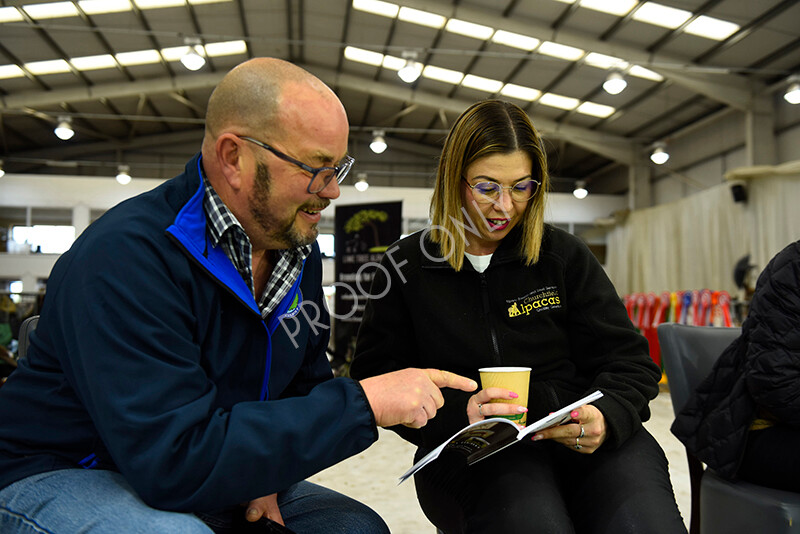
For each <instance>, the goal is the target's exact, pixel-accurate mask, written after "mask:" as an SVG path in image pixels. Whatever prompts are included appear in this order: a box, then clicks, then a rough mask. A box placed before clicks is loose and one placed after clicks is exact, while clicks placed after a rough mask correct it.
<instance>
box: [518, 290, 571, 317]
mask: <svg viewBox="0 0 800 534" xmlns="http://www.w3.org/2000/svg"><path fill="white" fill-rule="evenodd" d="M506 302H508V303H509V304H511V305H510V306H509V307H508V316H509V317H519V316H521V315H530V314H531V312H534V311H535V312H537V313H539V312H543V311H546V310H552V309H555V308H560V307H561V297H559V295H558V288H557V287H555V286H548V287H544V288H541V289H537V290H535V291H531V292H530V293H528V294H527V295H524V296H522V297H518V298H516V299H507V300H506Z"/></svg>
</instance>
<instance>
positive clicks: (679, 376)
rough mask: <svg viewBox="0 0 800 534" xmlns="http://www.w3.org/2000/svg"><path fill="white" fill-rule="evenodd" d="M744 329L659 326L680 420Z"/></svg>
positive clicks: (670, 324)
mask: <svg viewBox="0 0 800 534" xmlns="http://www.w3.org/2000/svg"><path fill="white" fill-rule="evenodd" d="M741 333H742V329H741V328H739V327H735V328H721V327H715V326H689V325H685V324H678V323H662V324H660V325H658V342H659V344H660V345H661V359H662V361H663V363H664V371H666V373H667V381H668V383H669V392H670V395H671V397H672V409H673V411H674V412H675V415H676V416H677V415H678V413H679V412H680V411H681V410H682V409H683V407H684V406H685V405H686V403H687V402H688V401H689V397H690V396H691V395H692V393H693V392H694V390H695V389H696V388H697V386H698V385H699V384H700V382H701V381H702V380H703V379H704V378H705V377H706V376H708V374H709V373H710V372H711V369H712V368H713V367H714V362H716V361H717V358H719V356H720V355H721V354H722V351H724V350H725V349H726V348H727V347H728V345H730V344H731V343H733V340H735V339H736V338H737V337H739V335H740V334H741Z"/></svg>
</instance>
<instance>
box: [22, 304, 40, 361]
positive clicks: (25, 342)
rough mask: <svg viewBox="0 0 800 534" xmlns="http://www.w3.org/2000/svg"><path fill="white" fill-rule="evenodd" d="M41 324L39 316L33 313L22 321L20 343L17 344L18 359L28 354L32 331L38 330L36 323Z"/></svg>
mask: <svg viewBox="0 0 800 534" xmlns="http://www.w3.org/2000/svg"><path fill="white" fill-rule="evenodd" d="M38 324H39V316H38V315H32V316H30V317H28V318H27V319H25V320H24V321H22V324H21V325H20V327H19V345H18V346H17V359H18V360H21V359H22V358H24V357H25V356H27V354H28V346H30V342H31V341H30V336H31V332H33V331H34V330H36V325H38Z"/></svg>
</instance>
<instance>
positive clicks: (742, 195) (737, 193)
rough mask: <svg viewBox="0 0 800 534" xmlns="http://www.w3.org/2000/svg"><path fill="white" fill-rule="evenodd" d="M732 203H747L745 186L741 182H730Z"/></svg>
mask: <svg viewBox="0 0 800 534" xmlns="http://www.w3.org/2000/svg"><path fill="white" fill-rule="evenodd" d="M730 187H731V194H732V195H733V201H734V202H747V184H746V183H745V182H743V181H741V180H736V181H735V182H730Z"/></svg>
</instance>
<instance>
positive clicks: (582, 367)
mask: <svg viewBox="0 0 800 534" xmlns="http://www.w3.org/2000/svg"><path fill="white" fill-rule="evenodd" d="M520 235H521V232H519V231H518V229H515V230H513V231H512V232H511V233H510V234H509V235H508V236H507V237H506V238H505V239H504V240H503V242H502V243H501V245H500V247H499V248H498V249H497V251H495V253H494V255H493V256H492V260H491V263H490V265H489V267H488V268H487V269H486V271H485V272H484V273H478V272H477V271H475V270H474V269H473V268H472V265H471V264H470V263H469V262H464V267H463V268H462V270H461V271H460V272H456V271H455V270H453V268H452V267H450V265H449V264H448V263H447V262H446V261H443V260H442V259H441V258H442V254H441V253H440V252H439V249H438V246H437V245H435V244H433V243H431V242H430V241H429V240H428V239H427V237H428V232H427V231H422V232H418V233H415V234H413V235H411V236H409V237H407V238H405V239H403V240H401V241H399V242H397V243H396V244H395V245H393V246H392V247H390V248H389V250H388V251H387V254H386V256H385V257H384V259H383V262H382V266H383V268H382V269H379V270H378V271H377V272H376V275H375V278H374V280H373V287H372V290H371V294H372V295H374V296H375V297H376V298H372V299H371V300H369V302H368V303H367V306H366V310H365V314H364V320H363V322H362V325H361V328H360V330H359V335H358V342H357V345H356V358H355V361H354V362H353V365H352V369H351V374H352V376H353V377H355V378H359V379H360V378H366V377H369V376H374V375H377V374H381V373H385V372H389V371H394V370H398V369H403V368H407V367H422V368H427V367H434V368H440V369H445V370H448V371H452V372H454V373H458V374H461V375H464V376H467V377H470V378H473V379H475V380H479V374H478V369H479V368H480V367H486V366H528V367H531V368H532V372H531V383H530V391H529V402H528V408H529V413H528V420H529V421H535V420H537V419H539V418H541V417H543V416H545V415H547V414H548V413H550V412H552V411H555V410H556V409H558V408H561V407H563V406H564V405H566V404H568V403H571V402H573V401H575V400H577V399H578V398H580V397H581V396H583V395H586V394H588V393H590V392H592V391H594V390H596V389H599V390H601V391H602V392H603V393H604V397H603V398H601V399H600V400H598V401H597V402H595V403H593V404H594V405H595V406H596V407H597V408H599V409H600V410H601V411H602V412H603V415H604V416H605V418H606V422H607V425H608V431H609V436H608V439H607V441H606V443H605V444H604V447H617V446H619V445H620V444H621V443H623V442H624V441H625V440H626V439H627V438H628V437H629V436H631V435H632V434H633V433H634V432H636V431H637V430H638V429H639V428H640V426H641V423H642V421H645V420H647V419H648V418H649V417H650V412H649V409H648V401H649V400H650V399H652V398H653V397H655V396H656V394H657V393H658V380H659V378H660V376H661V374H660V371H659V369H658V367H657V366H656V365H655V364H654V363H653V361H652V360H651V359H650V357H649V355H648V350H647V341H646V340H645V339H644V338H643V337H642V336H641V335H639V334H638V333H637V332H636V330H635V329H634V327H633V325H632V324H631V322H630V320H629V319H628V316H627V314H626V312H625V308H624V307H623V305H622V303H621V301H620V299H619V297H618V295H617V293H616V291H615V289H614V287H613V285H612V284H611V282H610V281H609V279H608V277H607V276H606V275H605V273H604V271H603V269H602V267H601V266H600V264H599V263H598V262H597V260H596V259H595V258H594V256H593V255H592V254H591V252H590V251H589V249H588V248H587V247H586V245H584V244H583V242H581V241H580V240H579V239H577V238H576V237H574V236H572V235H571V234H569V233H567V232H564V231H562V230H559V229H557V228H555V227H552V226H549V225H548V226H547V227H546V231H545V235H544V238H543V242H542V248H541V254H540V257H539V261H538V262H537V263H536V264H535V265H533V266H525V265H524V263H523V261H522V260H521V259H520V255H519V252H518V250H519V240H520ZM423 246H424V249H423V248H422V247H423ZM387 275H388V278H387ZM377 297H380V298H377ZM479 383H480V382H479ZM442 392H443V394H444V397H445V405H444V407H443V408H442V409H441V410H440V411H439V412H438V413H437V415H436V417H435V418H434V419H432V420H431V421H429V422H428V424H427V425H426V426H425V427H424V428H422V429H421V430H412V429H409V428H405V427H396V428H394V429H393V430H396V431H397V432H398V433H399V434H400V435H401V436H403V437H404V438H405V439H407V440H408V441H411V442H412V443H414V444H416V445H418V446H419V447H420V449H419V450H418V454H420V453H424V452H427V451H428V450H430V449H432V448H434V447H436V446H438V445H439V444H440V443H441V442H442V441H444V440H445V439H447V438H449V437H450V436H451V435H452V434H454V433H455V432H456V431H458V430H459V429H460V428H462V427H463V426H465V425H466V424H468V420H467V415H466V404H467V401H468V399H469V397H470V395H472V393H465V392H462V391H456V390H451V389H444V390H442Z"/></svg>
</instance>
